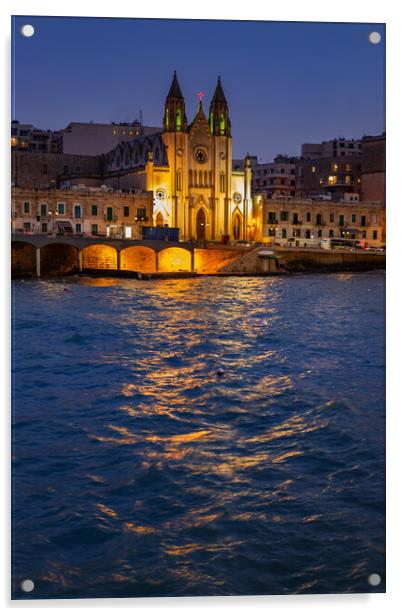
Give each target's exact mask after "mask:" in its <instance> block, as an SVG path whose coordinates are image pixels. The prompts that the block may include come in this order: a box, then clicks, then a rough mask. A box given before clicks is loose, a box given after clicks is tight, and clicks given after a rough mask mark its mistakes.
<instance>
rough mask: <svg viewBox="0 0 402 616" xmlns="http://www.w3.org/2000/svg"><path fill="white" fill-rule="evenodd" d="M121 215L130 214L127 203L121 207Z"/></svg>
mask: <svg viewBox="0 0 402 616" xmlns="http://www.w3.org/2000/svg"><path fill="white" fill-rule="evenodd" d="M123 216H125V217H127V216H130V208H129V206H128V205H125V206H124V208H123Z"/></svg>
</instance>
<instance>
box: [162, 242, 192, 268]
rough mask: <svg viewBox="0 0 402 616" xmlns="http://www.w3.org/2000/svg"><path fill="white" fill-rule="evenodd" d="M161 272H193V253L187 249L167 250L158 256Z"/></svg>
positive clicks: (173, 248)
mask: <svg viewBox="0 0 402 616" xmlns="http://www.w3.org/2000/svg"><path fill="white" fill-rule="evenodd" d="M158 265H159V267H158V270H159V271H160V272H191V252H190V251H189V250H186V249H185V248H175V247H172V248H165V249H164V250H161V251H160V253H159V255H158Z"/></svg>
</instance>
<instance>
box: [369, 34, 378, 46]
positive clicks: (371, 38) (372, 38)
mask: <svg viewBox="0 0 402 616" xmlns="http://www.w3.org/2000/svg"><path fill="white" fill-rule="evenodd" d="M369 41H370V43H372V44H373V45H377V44H378V43H379V42H380V41H381V34H380V33H379V32H370V34H369Z"/></svg>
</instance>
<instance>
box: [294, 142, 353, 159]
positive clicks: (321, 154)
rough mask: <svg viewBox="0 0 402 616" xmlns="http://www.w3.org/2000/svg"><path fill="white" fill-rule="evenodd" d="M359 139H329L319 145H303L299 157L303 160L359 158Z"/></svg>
mask: <svg viewBox="0 0 402 616" xmlns="http://www.w3.org/2000/svg"><path fill="white" fill-rule="evenodd" d="M361 149H362V145H361V140H360V139H343V138H341V137H339V138H338V139H331V140H330V141H322V142H321V143H303V144H302V148H301V156H302V158H304V159H307V160H312V159H316V158H338V157H342V156H347V157H350V156H361Z"/></svg>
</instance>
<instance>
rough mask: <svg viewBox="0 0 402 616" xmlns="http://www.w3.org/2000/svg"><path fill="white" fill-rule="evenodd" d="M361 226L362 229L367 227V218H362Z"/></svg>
mask: <svg viewBox="0 0 402 616" xmlns="http://www.w3.org/2000/svg"><path fill="white" fill-rule="evenodd" d="M360 224H361V226H362V227H365V226H366V217H365V216H362V220H361V223H360Z"/></svg>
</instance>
